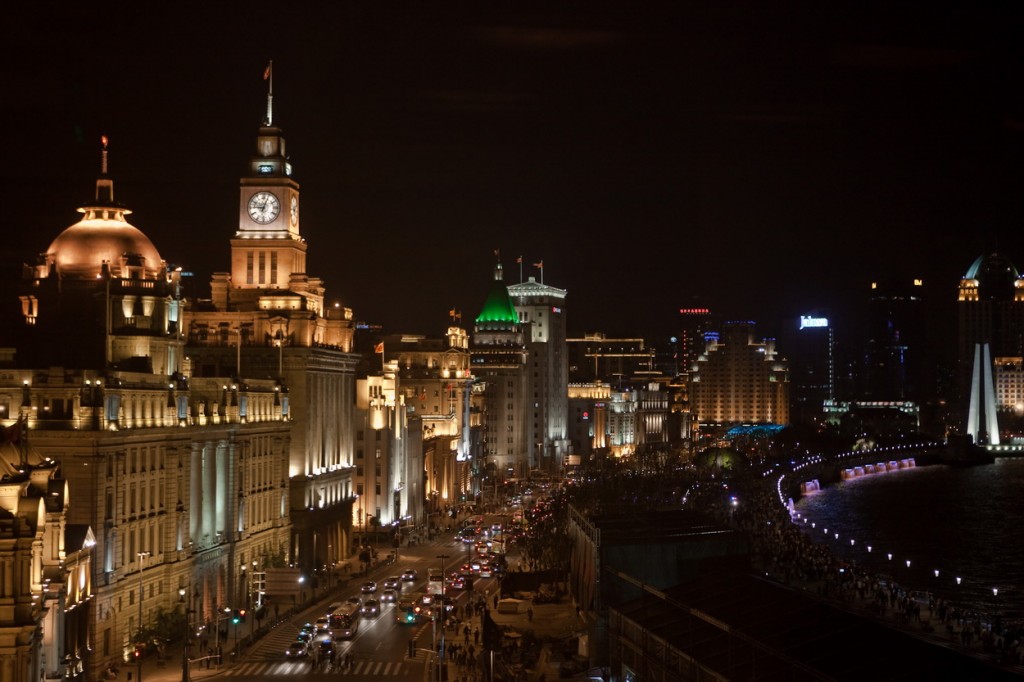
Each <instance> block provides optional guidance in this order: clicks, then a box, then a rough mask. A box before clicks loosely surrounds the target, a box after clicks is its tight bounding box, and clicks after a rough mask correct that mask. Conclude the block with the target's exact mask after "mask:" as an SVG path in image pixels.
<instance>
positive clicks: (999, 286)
mask: <svg viewBox="0 0 1024 682" xmlns="http://www.w3.org/2000/svg"><path fill="white" fill-rule="evenodd" d="M957 322H958V325H957V328H958V335H957V346H956V348H957V353H956V357H957V387H958V389H959V390H958V394H959V398H960V400H959V401H958V404H960V405H962V406H964V409H963V410H961V412H962V414H963V415H964V416H966V414H967V412H966V405H967V400H968V398H969V396H970V387H971V377H972V371H973V367H974V357H975V347H976V346H977V344H982V343H987V344H988V345H989V353H990V357H992V358H1004V357H1021V356H1024V278H1022V277H1021V275H1020V273H1019V272H1018V271H1017V268H1016V266H1014V264H1013V263H1012V262H1010V260H1009V259H1008V258H1007V257H1006V256H1004V255H1003V254H1000V253H988V254H983V255H981V256H979V257H978V258H977V259H975V261H974V262H973V263H971V266H970V268H968V270H967V272H966V273H965V274H964V276H963V277H962V278H961V279H960V287H959V290H958V293H957Z"/></svg>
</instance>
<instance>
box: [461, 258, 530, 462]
mask: <svg viewBox="0 0 1024 682" xmlns="http://www.w3.org/2000/svg"><path fill="white" fill-rule="evenodd" d="M526 335H527V331H526V330H524V328H523V325H521V324H520V322H519V314H518V313H517V312H516V309H515V307H514V306H513V305H512V299H511V297H510V296H509V292H508V286H507V285H506V284H505V282H504V271H503V270H502V266H501V263H500V262H499V263H497V264H496V265H495V266H494V279H493V280H492V282H491V288H490V291H489V292H488V295H487V299H486V300H485V301H484V305H483V308H482V309H481V310H480V314H479V315H477V317H476V320H475V321H474V324H473V335H472V339H471V343H470V366H471V368H472V371H473V376H474V377H475V378H476V381H477V389H476V390H477V391H478V392H479V393H480V394H481V396H482V403H481V409H482V413H481V424H482V427H483V431H484V435H483V438H484V457H485V459H486V468H487V476H488V477H494V476H498V477H510V476H514V477H520V478H526V477H527V476H528V475H529V472H530V469H531V459H530V455H531V453H532V452H533V445H532V444H531V439H530V436H529V434H530V433H531V431H530V430H528V428H527V422H526V410H527V408H528V407H529V406H528V405H526V404H525V400H524V398H525V396H526V395H527V394H528V393H527V386H528V385H529V382H528V379H527V371H528V367H527V362H528V351H527V347H526V340H527V339H526Z"/></svg>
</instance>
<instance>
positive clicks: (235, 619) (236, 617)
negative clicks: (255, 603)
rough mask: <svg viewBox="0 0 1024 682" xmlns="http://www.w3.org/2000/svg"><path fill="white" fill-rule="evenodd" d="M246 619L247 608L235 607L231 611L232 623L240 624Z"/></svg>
mask: <svg viewBox="0 0 1024 682" xmlns="http://www.w3.org/2000/svg"><path fill="white" fill-rule="evenodd" d="M244 619H245V609H235V610H234V611H232V612H231V623H232V624H233V625H238V624H239V623H241V622H242V621H243V620H244Z"/></svg>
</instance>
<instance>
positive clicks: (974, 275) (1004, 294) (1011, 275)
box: [964, 253, 1020, 301]
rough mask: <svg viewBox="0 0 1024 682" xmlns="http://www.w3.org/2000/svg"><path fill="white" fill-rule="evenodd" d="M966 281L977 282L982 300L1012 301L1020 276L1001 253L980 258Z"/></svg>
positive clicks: (966, 276) (972, 267) (971, 268)
mask: <svg viewBox="0 0 1024 682" xmlns="http://www.w3.org/2000/svg"><path fill="white" fill-rule="evenodd" d="M964 280H969V281H970V280H973V281H974V282H976V284H975V286H976V287H977V288H978V292H979V293H978V297H979V298H981V299H982V300H1010V301H1012V300H1013V298H1014V288H1015V286H1019V284H1018V280H1020V274H1019V273H1018V272H1017V268H1016V266H1014V264H1013V263H1012V262H1010V259H1009V258H1007V257H1006V256H1004V255H1003V254H1001V253H990V254H984V255H981V256H978V258H977V260H975V261H974V262H973V263H972V264H971V267H970V269H969V270H968V271H967V274H965V275H964Z"/></svg>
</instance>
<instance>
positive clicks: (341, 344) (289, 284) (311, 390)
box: [183, 94, 360, 586]
mask: <svg viewBox="0 0 1024 682" xmlns="http://www.w3.org/2000/svg"><path fill="white" fill-rule="evenodd" d="M271 105H272V99H271V97H270V95H269V94H268V98H267V113H266V117H265V119H264V120H263V123H262V125H261V126H260V127H259V130H258V133H257V136H256V148H255V153H254V154H253V155H252V156H251V157H250V159H249V164H248V172H247V173H246V174H245V175H243V176H242V177H241V179H240V183H239V193H238V227H237V229H236V230H235V232H234V236H233V237H232V238H231V240H230V248H231V250H230V255H231V258H230V264H231V269H230V271H229V272H217V273H214V274H213V277H212V282H211V285H210V288H211V298H210V299H209V300H204V301H195V302H194V303H192V304H190V305H189V306H188V307H187V308H186V310H185V313H184V315H183V322H184V329H183V332H184V334H185V338H186V340H187V350H188V354H189V367H190V368H191V371H192V373H193V374H194V376H197V377H205V376H210V375H229V376H230V375H235V376H239V375H242V376H261V377H267V378H269V379H273V380H275V381H279V382H281V384H282V386H283V387H287V400H288V403H289V405H290V414H291V415H293V416H294V418H295V423H294V426H293V428H292V434H291V441H290V446H289V455H288V469H287V472H286V473H287V476H288V477H289V481H290V484H289V485H290V490H289V491H288V492H287V493H286V492H284V491H282V492H281V495H282V496H283V497H284V498H285V499H282V500H279V503H280V504H282V505H285V506H287V507H288V508H289V514H290V518H291V529H292V531H291V532H292V538H291V542H290V546H289V548H288V550H287V557H286V563H288V564H293V565H296V566H298V567H299V568H301V569H302V570H303V571H304V572H306V573H307V574H309V575H310V576H312V578H313V585H314V586H316V580H317V579H323V578H327V579H328V580H329V579H330V578H329V576H326V575H325V571H332V570H333V569H334V567H336V566H338V565H339V564H341V562H343V561H345V559H346V558H347V557H348V556H349V554H350V553H351V548H352V527H353V524H354V523H358V519H356V518H355V516H356V509H358V506H357V505H356V504H355V501H356V491H355V490H354V488H353V484H352V470H353V468H354V462H353V435H354V431H355V429H354V423H353V420H354V409H353V408H354V405H355V402H356V394H355V372H356V367H357V365H358V363H359V360H360V356H359V355H358V354H356V353H355V352H353V338H354V331H355V323H354V319H353V315H352V311H351V310H350V309H348V308H345V307H344V306H342V305H341V303H340V302H332V303H328V302H327V298H326V289H325V287H324V283H323V282H322V280H320V279H319V278H317V277H312V276H310V275H309V274H307V272H306V251H307V248H308V246H307V243H306V240H305V239H304V238H303V237H302V234H301V230H300V223H301V214H300V211H299V205H300V203H299V201H300V192H299V184H298V182H296V180H295V178H294V176H293V174H292V170H293V169H292V166H291V163H290V162H289V161H288V156H287V154H286V151H285V138H284V133H283V131H282V130H281V128H280V127H278V126H277V125H275V124H274V121H273V109H272V106H271Z"/></svg>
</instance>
